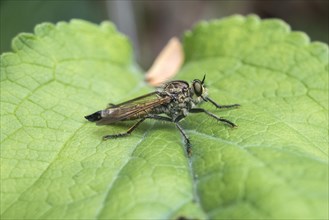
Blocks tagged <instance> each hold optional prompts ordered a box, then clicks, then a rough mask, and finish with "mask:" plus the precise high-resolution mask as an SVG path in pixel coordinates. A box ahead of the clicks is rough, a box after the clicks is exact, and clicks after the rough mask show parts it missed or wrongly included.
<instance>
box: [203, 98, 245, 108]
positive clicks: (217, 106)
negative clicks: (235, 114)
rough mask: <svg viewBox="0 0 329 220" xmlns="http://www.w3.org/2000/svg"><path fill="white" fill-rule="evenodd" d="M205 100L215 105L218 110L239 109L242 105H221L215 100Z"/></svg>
mask: <svg viewBox="0 0 329 220" xmlns="http://www.w3.org/2000/svg"><path fill="white" fill-rule="evenodd" d="M205 99H206V100H207V101H209V102H211V104H213V105H214V106H216V108H236V107H239V106H240V104H233V105H220V104H218V103H216V102H215V101H214V100H212V99H211V98H209V97H205Z"/></svg>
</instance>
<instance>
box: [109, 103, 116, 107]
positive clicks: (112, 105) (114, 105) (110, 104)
mask: <svg viewBox="0 0 329 220" xmlns="http://www.w3.org/2000/svg"><path fill="white" fill-rule="evenodd" d="M117 106H118V105H116V104H113V103H109V104H107V107H108V108H114V107H117Z"/></svg>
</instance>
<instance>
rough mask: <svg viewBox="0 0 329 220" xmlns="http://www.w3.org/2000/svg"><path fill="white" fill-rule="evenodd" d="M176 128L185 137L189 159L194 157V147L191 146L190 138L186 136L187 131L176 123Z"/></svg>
mask: <svg viewBox="0 0 329 220" xmlns="http://www.w3.org/2000/svg"><path fill="white" fill-rule="evenodd" d="M175 125H176V127H177V128H178V130H179V131H180V133H181V134H182V135H183V137H184V140H185V144H186V153H187V155H188V156H189V157H191V156H192V146H191V142H190V139H189V138H188V136H187V135H186V133H185V131H184V130H183V128H182V127H181V126H180V125H179V124H178V123H177V122H175Z"/></svg>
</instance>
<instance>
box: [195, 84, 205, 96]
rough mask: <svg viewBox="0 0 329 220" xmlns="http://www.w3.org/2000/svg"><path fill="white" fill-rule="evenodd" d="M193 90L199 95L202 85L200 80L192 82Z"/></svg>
mask: <svg viewBox="0 0 329 220" xmlns="http://www.w3.org/2000/svg"><path fill="white" fill-rule="evenodd" d="M193 90H194V92H195V94H196V95H197V96H201V95H202V92H203V87H202V84H201V82H200V81H194V82H193Z"/></svg>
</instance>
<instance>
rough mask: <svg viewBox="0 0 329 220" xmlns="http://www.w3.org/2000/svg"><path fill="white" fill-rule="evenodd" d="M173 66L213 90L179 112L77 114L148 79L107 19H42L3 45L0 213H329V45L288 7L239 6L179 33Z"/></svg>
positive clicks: (135, 90) (139, 89) (133, 92)
mask: <svg viewBox="0 0 329 220" xmlns="http://www.w3.org/2000/svg"><path fill="white" fill-rule="evenodd" d="M184 48H185V54H186V61H185V65H184V67H183V68H182V70H181V72H180V74H179V76H178V78H179V79H184V80H188V81H191V80H193V79H195V78H199V79H200V78H202V77H203V74H206V75H207V76H206V85H207V88H208V93H209V96H210V97H211V98H213V99H214V100H216V101H217V102H219V103H220V104H234V103H239V104H241V105H242V106H241V107H240V108H239V109H234V110H216V108H215V107H213V106H212V105H211V104H209V103H204V104H202V107H203V108H205V109H208V110H209V111H211V112H213V113H215V114H217V115H220V116H222V117H224V118H226V119H229V120H231V121H233V122H235V123H236V124H238V125H239V127H238V128H237V129H231V128H230V127H228V126H225V125H224V124H221V123H217V122H216V121H214V120H213V119H211V118H209V117H207V116H206V115H202V114H200V115H197V114H196V115H194V114H193V115H190V116H189V117H187V118H186V120H184V121H183V122H182V123H181V125H182V127H184V128H185V130H186V132H187V134H188V135H189V137H190V139H191V142H192V144H193V156H192V157H191V158H188V157H186V155H185V149H184V144H183V140H182V138H181V136H180V134H179V132H178V131H176V130H175V126H173V125H171V124H164V123H158V122H152V121H147V122H145V123H143V124H142V125H141V126H140V127H139V128H138V129H137V130H136V131H135V132H134V133H133V134H132V135H131V136H130V137H127V138H122V139H115V140H108V141H102V140H101V137H102V136H103V135H105V134H113V133H117V132H122V131H124V130H125V129H127V128H128V127H129V126H130V125H131V124H132V123H131V122H124V123H120V124H117V125H113V126H102V127H96V126H95V125H94V124H93V123H89V122H87V121H86V120H85V119H84V118H83V116H84V115H86V114H89V113H92V112H94V111H96V110H99V109H102V108H104V107H105V105H106V104H107V103H108V102H113V103H118V102H121V101H125V100H127V99H129V98H133V97H136V96H138V95H141V94H144V93H145V92H147V91H151V88H148V87H147V86H146V85H145V84H144V83H143V82H142V81H143V80H142V74H141V71H139V69H138V66H137V65H136V64H135V63H134V62H133V61H132V49H131V45H130V43H129V41H128V40H127V39H126V38H125V37H123V36H122V35H120V34H118V33H117V32H116V30H115V28H114V27H113V25H112V24H110V23H107V22H105V23H102V24H101V25H100V26H96V25H93V24H90V23H87V22H85V21H79V20H73V21H72V22H70V23H58V24H57V25H56V26H54V25H51V24H41V25H39V26H37V27H36V29H35V34H34V35H31V34H21V35H19V36H18V37H16V38H15V39H14V41H13V50H14V52H13V53H6V54H3V55H2V56H1V218H4V219H6V218H33V219H45V218H55V219H60V218H69V219H76V218H84V219H98V218H107V219H118V218H121V219H122V218H134V219H145V218H152V219H176V218H191V219H194V218H198V219H206V218H209V219H219V218H223V219H227V218H239V219H242V218H252V219H254V218H262V219H263V218H273V219H279V218H285V219H326V218H328V46H327V45H325V44H322V43H310V42H309V39H308V37H307V36H306V35H305V34H303V33H298V32H291V31H290V28H289V26H288V25H287V24H285V23H284V22H282V21H280V20H273V19H272V20H263V21H262V20H260V19H259V18H258V17H256V16H248V17H242V16H232V17H228V18H225V19H222V20H215V21H211V22H204V23H200V24H199V25H197V26H196V27H195V28H194V29H193V30H192V31H191V32H187V33H186V35H185V37H184Z"/></svg>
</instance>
